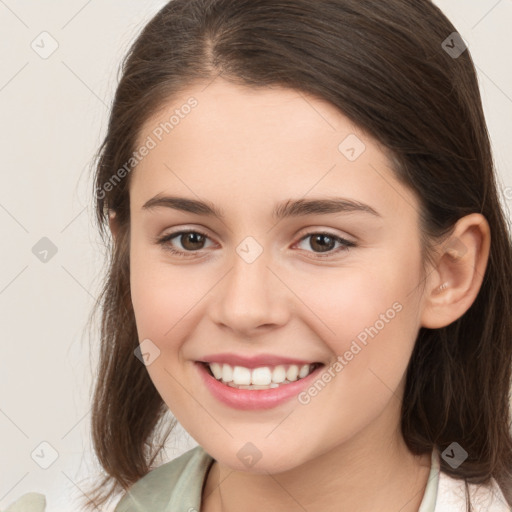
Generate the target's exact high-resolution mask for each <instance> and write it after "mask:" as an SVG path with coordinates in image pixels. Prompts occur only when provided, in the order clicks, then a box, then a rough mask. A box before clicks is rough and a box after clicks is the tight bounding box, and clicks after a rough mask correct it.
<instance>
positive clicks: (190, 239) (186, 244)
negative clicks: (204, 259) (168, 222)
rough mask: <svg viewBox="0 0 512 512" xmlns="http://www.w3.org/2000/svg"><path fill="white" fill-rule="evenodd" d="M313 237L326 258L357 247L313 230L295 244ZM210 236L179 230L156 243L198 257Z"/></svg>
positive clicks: (314, 245)
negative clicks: (173, 241)
mask: <svg viewBox="0 0 512 512" xmlns="http://www.w3.org/2000/svg"><path fill="white" fill-rule="evenodd" d="M175 238H176V239H178V240H179V241H180V244H181V246H182V249H179V248H178V249H176V248H175V247H174V246H173V244H172V243H171V242H172V240H173V239H175ZM308 238H311V241H310V243H309V246H310V247H311V248H312V249H313V251H308V252H313V253H314V254H317V257H320V258H325V257H329V256H332V255H333V254H337V253H338V252H342V251H347V250H348V248H349V247H356V244H355V243H354V242H351V241H350V240H346V239H344V238H341V237H339V236H337V235H334V234H332V233H328V232H311V233H308V234H306V235H305V236H303V237H302V238H301V239H300V240H299V242H298V243H297V244H295V245H298V244H300V243H303V242H304V241H305V240H306V239H308ZM209 239H210V238H209V237H208V235H206V234H204V233H202V232H201V231H197V230H188V231H177V232H175V233H169V234H167V235H164V236H163V237H161V238H158V239H157V240H156V243H157V244H159V245H162V247H163V248H164V250H166V251H168V252H170V253H172V254H174V255H176V256H178V257H180V258H181V257H197V256H196V254H194V253H198V252H200V251H202V250H203V249H204V244H205V242H206V240H209ZM336 243H338V244H340V246H339V247H338V248H337V249H336V250H332V249H334V247H333V246H334V245H335V244H336ZM305 250H306V251H307V249H305Z"/></svg>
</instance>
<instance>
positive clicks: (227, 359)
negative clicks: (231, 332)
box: [199, 353, 319, 368]
mask: <svg viewBox="0 0 512 512" xmlns="http://www.w3.org/2000/svg"><path fill="white" fill-rule="evenodd" d="M199 362H201V363H226V364H229V365H230V366H244V367H245V368H257V367H259V366H276V365H279V364H282V365H286V364H296V365H298V366H302V365H305V364H313V363H319V361H314V360H312V359H309V360H305V359H295V358H293V357H286V356H278V355H274V354H259V355H257V356H243V355H239V354H233V353H229V354H211V355H207V356H204V357H203V358H202V359H201V360H199Z"/></svg>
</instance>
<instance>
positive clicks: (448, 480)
mask: <svg viewBox="0 0 512 512" xmlns="http://www.w3.org/2000/svg"><path fill="white" fill-rule="evenodd" d="M468 489H469V496H470V498H471V505H472V507H473V510H474V512H511V511H512V507H511V506H510V505H509V504H507V501H506V499H505V496H504V495H503V492H502V491H501V489H500V487H499V485H498V484H497V482H496V480H495V479H493V478H492V479H491V481H490V483H488V484H486V485H484V484H468ZM435 512H466V487H465V484H464V480H462V479H458V478H453V477H451V476H450V475H447V474H446V473H443V472H441V473H440V475H439V487H438V490H437V501H436V508H435Z"/></svg>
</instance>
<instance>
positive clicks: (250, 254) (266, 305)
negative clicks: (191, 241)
mask: <svg viewBox="0 0 512 512" xmlns="http://www.w3.org/2000/svg"><path fill="white" fill-rule="evenodd" d="M229 264H230V270H229V272H228V273H227V274H226V275H225V276H224V278H223V279H222V282H221V283H219V285H220V286H219V287H218V289H217V293H216V295H217V297H216V300H215V301H214V306H212V307H213V308H214V313H213V317H214V320H215V321H216V322H217V323H222V324H224V325H226V326H228V327H230V328H232V329H233V330H237V331H250V330H252V329H255V328H257V327H259V326H262V325H271V324H272V325H274V326H275V325H277V324H280V323H282V322H283V321H284V320H285V317H286V311H285V307H286V304H285V303H286V298H285V296H284V295H283V293H284V290H283V285H282V284H280V283H279V280H278V279H277V278H276V277H275V276H274V274H273V272H272V271H271V270H270V269H269V268H268V267H272V258H271V253H270V251H267V250H264V249H263V246H262V245H261V244H260V243H259V242H258V241H257V240H256V239H254V238H253V237H247V238H245V239H244V240H242V242H241V243H240V244H239V245H238V246H237V247H236V248H235V252H234V254H233V255H232V258H231V259H230V261H229Z"/></svg>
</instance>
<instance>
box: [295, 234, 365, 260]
mask: <svg viewBox="0 0 512 512" xmlns="http://www.w3.org/2000/svg"><path fill="white" fill-rule="evenodd" d="M308 238H311V240H310V242H309V244H308V245H309V247H311V248H312V249H314V250H313V251H308V252H313V253H315V254H317V256H318V257H320V258H325V257H328V256H332V255H333V254H337V253H339V252H342V251H348V248H349V247H356V244H355V243H354V242H351V241H350V240H346V239H345V238H341V237H339V236H337V235H334V234H332V233H328V232H318V233H317V232H311V233H308V234H306V235H305V236H303V237H302V238H301V239H300V241H299V244H300V243H302V242H303V241H305V240H306V239H308ZM336 243H339V244H340V247H338V249H336V250H334V251H333V250H332V249H333V248H334V245H335V244H336ZM316 249H318V252H317V250H316ZM322 253H323V254H322Z"/></svg>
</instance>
